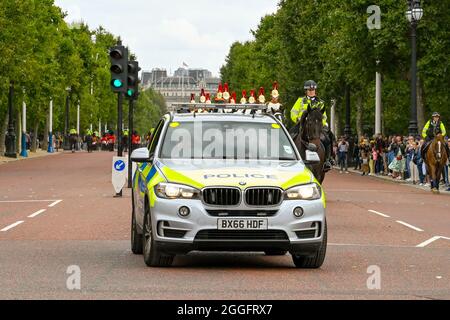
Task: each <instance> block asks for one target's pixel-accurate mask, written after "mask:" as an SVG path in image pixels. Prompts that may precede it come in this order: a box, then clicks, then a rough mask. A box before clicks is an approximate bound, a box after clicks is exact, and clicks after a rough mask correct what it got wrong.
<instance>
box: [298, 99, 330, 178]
mask: <svg viewBox="0 0 450 320" xmlns="http://www.w3.org/2000/svg"><path fill="white" fill-rule="evenodd" d="M322 121H323V113H322V112H321V111H320V110H319V109H311V108H310V107H308V110H307V111H305V112H304V113H303V115H302V118H301V120H300V126H299V130H300V132H298V134H297V137H296V138H295V140H294V142H295V145H296V146H297V148H298V150H299V152H300V155H301V156H302V158H303V159H306V150H309V151H316V152H317V153H318V155H319V158H320V162H319V163H316V164H312V165H308V168H309V169H310V170H311V171H312V173H313V174H314V176H315V177H316V179H317V180H318V181H319V183H321V184H322V183H323V181H324V180H325V170H324V163H325V157H326V151H325V146H324V145H323V143H322V140H321V137H323V122H322Z"/></svg>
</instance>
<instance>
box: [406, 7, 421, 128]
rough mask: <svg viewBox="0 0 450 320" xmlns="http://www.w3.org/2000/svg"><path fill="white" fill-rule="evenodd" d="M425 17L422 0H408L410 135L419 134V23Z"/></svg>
mask: <svg viewBox="0 0 450 320" xmlns="http://www.w3.org/2000/svg"><path fill="white" fill-rule="evenodd" d="M422 17H423V9H422V7H421V6H420V0H408V10H407V11H406V18H407V19H408V21H409V22H410V24H411V52H412V53H411V118H410V122H409V135H410V136H417V134H418V133H419V128H418V126H417V25H418V24H419V21H420V20H421V19H422Z"/></svg>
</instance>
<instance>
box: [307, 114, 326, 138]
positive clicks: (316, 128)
mask: <svg viewBox="0 0 450 320" xmlns="http://www.w3.org/2000/svg"><path fill="white" fill-rule="evenodd" d="M306 112H307V115H306V117H305V120H304V123H303V134H304V136H305V138H307V141H312V140H315V139H320V135H321V133H322V130H323V112H325V110H324V111H321V110H320V109H317V108H311V107H310V106H308V110H307V111H306Z"/></svg>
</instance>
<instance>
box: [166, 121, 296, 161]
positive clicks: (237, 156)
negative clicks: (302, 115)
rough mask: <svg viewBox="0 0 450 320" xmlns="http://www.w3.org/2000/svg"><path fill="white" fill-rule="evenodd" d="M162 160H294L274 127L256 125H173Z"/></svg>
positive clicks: (183, 123)
mask: <svg viewBox="0 0 450 320" xmlns="http://www.w3.org/2000/svg"><path fill="white" fill-rule="evenodd" d="M160 158H162V159H225V160H233V159H234V160H279V161H294V160H297V156H296V154H295V151H294V148H293V146H292V145H291V143H290V141H289V139H288V137H287V136H286V134H285V132H284V130H283V129H282V128H281V127H280V126H279V125H278V124H272V123H258V122H238V121H236V122H218V121H195V122H173V123H171V124H170V126H169V129H168V130H167V133H166V135H165V138H164V142H163V145H162V149H161V153H160Z"/></svg>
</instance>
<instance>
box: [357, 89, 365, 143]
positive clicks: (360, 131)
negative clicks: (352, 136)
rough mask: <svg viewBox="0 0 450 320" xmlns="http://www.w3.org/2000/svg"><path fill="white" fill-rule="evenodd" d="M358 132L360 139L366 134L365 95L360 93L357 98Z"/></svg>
mask: <svg viewBox="0 0 450 320" xmlns="http://www.w3.org/2000/svg"><path fill="white" fill-rule="evenodd" d="M356 132H357V134H358V139H359V138H360V137H362V136H363V135H364V129H363V97H362V96H361V95H358V97H357V98H356Z"/></svg>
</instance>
